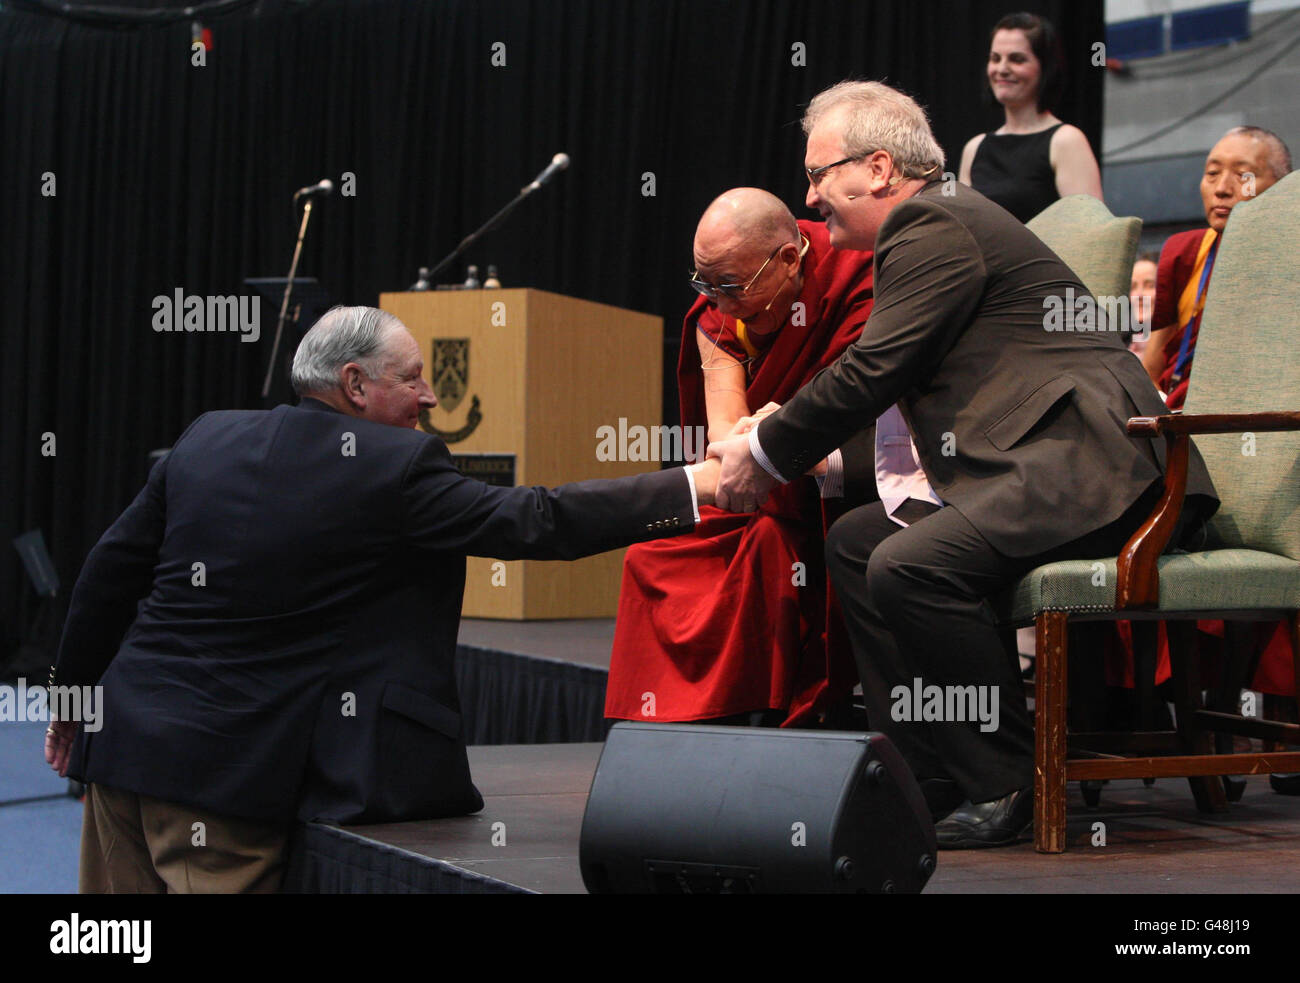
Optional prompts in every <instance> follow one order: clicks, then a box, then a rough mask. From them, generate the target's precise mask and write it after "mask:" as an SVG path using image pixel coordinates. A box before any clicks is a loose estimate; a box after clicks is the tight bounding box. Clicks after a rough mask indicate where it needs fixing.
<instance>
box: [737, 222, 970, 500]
mask: <svg viewBox="0 0 1300 983" xmlns="http://www.w3.org/2000/svg"><path fill="white" fill-rule="evenodd" d="M876 263H877V266H876V270H877V272H876V302H875V306H874V307H873V308H872V310H871V317H870V318H869V319H868V320H867V323H866V324H865V325H864V326H863V328H862V334H861V336H860V337H859V338H858V340H857V341H856V342H854V343H853V344H852V345H850V346H849V348H847V349H846V350H845V352H844V354H843V355H842V356H841V357H840V360H839V361H838V362H836V363H835V364H834V365H832V366H829V367H828V368H826V369H823V370H822V371H821V372H819V373H818V374H817V375H816V376H814V377H813V379H812V381H811V382H809V383H808V384H807V385H806V386H804V387H803V388H802V389H800V390H799V392H798V393H796V394H795V396H794V397H793V398H792V399H791V400H789V401H788V402H787V403H786V404H785V405H784V406H783V407H781V409H779V410H777V411H776V412H775V413H773V414H772V415H771V416H769V417H767V418H766V419H765V420H763V422H762V423H760V424H759V426H758V442H759V444H760V446H761V447H762V448H763V452H764V453H765V454H766V455H767V457H768V459H769V460H770V461H771V463H772V464H773V466H774V467H775V468H776V469H777V470H778V471H779V472H780V473H781V474H783V475H787V476H791V475H798V474H803V472H804V471H806V470H807V469H808V468H810V467H811V466H812V465H813V464H815V463H816V462H817V461H819V460H821V459H822V458H823V457H825V456H826V454H827V453H828V452H829V451H830V450H832V449H833V448H835V447H838V446H839V445H840V444H842V443H843V442H844V441H845V440H847V439H848V438H849V437H850V436H851V435H852V434H853V433H855V432H857V431H859V430H861V429H862V428H863V427H864V426H865V425H867V424H869V423H870V422H872V421H874V420H875V419H876V418H877V417H878V416H880V414H881V413H883V412H885V410H887V409H889V407H890V406H892V405H893V404H894V403H896V402H898V399H899V397H901V396H902V395H903V394H904V393H906V392H907V391H908V390H909V389H910V388H911V387H912V386H913V385H915V384H916V383H917V382H918V381H919V380H921V379H924V378H925V377H926V376H927V375H928V374H929V373H930V372H931V371H932V370H933V368H934V367H935V366H936V365H937V364H938V363H939V362H940V361H942V359H943V357H944V356H945V355H946V354H947V352H948V351H949V349H951V348H952V346H953V344H954V342H955V341H956V339H957V338H958V337H959V335H960V333H961V331H962V330H963V329H964V328H965V327H966V325H967V323H968V322H969V321H970V319H971V317H972V315H973V314H974V312H975V311H976V310H977V308H978V306H979V303H980V299H981V297H982V296H983V293H984V286H985V280H986V271H985V267H984V261H983V258H982V256H981V254H980V250H979V247H978V245H977V243H976V242H975V240H974V238H973V237H972V236H971V234H970V233H969V232H968V231H967V230H966V228H965V226H963V225H962V224H961V223H960V222H959V221H958V220H957V219H956V218H954V217H953V216H952V215H951V214H949V213H948V212H947V210H945V209H944V208H942V207H941V206H939V205H936V204H934V203H931V202H923V201H916V200H912V199H909V200H908V201H904V202H903V203H901V204H899V205H897V206H896V207H895V208H894V211H893V212H892V213H891V214H890V216H889V217H888V218H887V219H886V221H885V223H884V226H883V227H882V229H881V233H880V242H879V245H878V247H877V251H876Z"/></svg>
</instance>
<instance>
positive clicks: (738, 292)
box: [691, 242, 803, 300]
mask: <svg viewBox="0 0 1300 983" xmlns="http://www.w3.org/2000/svg"><path fill="white" fill-rule="evenodd" d="M787 245H789V243H785V242H783V243H781V245H779V246H777V247H776V248H775V249H773V250H772V252H771V253H770V254H769V255H768V257H767V259H765V260H763V265H762V266H760V267H759V268H758V272H757V273H755V274H754V275H753V276H751V277H750V278H749V282H748V283H746V284H745V285H744V286H741V285H740V284H738V283H716V284H715V283H709V281H707V280H701V279H700V271H699V270H694V271H692V272H691V286H692V287H694V288H695V290H696V292H697V293H701V294H703V295H704V296H705V297H707V298H709V300H717V299H718V294H722V296H724V297H730V298H731V299H732V300H737V299H739V298H740V297H743V296H745V294H746V293H747V292H748V291H749V288H750V287H752V286H753V285H754V282H755V281H756V280H757V279H758V278H759V277H760V276H762V275H763V271H764V270H765V269H767V264H768V263H770V262H772V257H774V256H775V255H776V254H777V253H779V252H780V251H781V250H782V249H784V248H785V247H786V246H787ZM799 255H800V256H802V255H803V253H802V252H800V253H799Z"/></svg>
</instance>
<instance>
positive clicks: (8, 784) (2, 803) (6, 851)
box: [0, 720, 81, 894]
mask: <svg viewBox="0 0 1300 983" xmlns="http://www.w3.org/2000/svg"><path fill="white" fill-rule="evenodd" d="M45 727H46V724H45V723H44V722H42V721H39V720H37V721H24V722H21V723H16V722H14V721H3V722H0V844H3V847H0V894H45V893H62V892H75V891H76V890H77V855H78V850H79V848H80V844H81V803H80V802H78V801H77V800H76V799H70V798H68V797H67V795H66V794H65V793H66V792H67V789H68V781H67V779H66V778H60V777H59V776H58V775H56V774H54V772H53V771H51V770H50V766H49V765H47V764H46V763H45V757H44V754H43V753H42V746H43V744H44V740H45V738H44V735H45ZM43 796H49V797H50V798H44V799H42V798H41V797H43ZM21 799H39V800H40V801H35V802H31V801H28V802H19V801H15V800H21Z"/></svg>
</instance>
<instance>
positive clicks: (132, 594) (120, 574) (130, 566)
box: [55, 458, 167, 686]
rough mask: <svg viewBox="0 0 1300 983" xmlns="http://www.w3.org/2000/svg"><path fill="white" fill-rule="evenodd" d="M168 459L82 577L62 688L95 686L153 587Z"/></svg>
mask: <svg viewBox="0 0 1300 983" xmlns="http://www.w3.org/2000/svg"><path fill="white" fill-rule="evenodd" d="M166 473H167V459H166V458H163V459H162V460H161V461H159V462H158V463H157V464H155V465H154V466H153V470H152V471H150V472H149V480H148V482H146V483H145V486H144V488H143V489H142V490H141V491H140V494H139V495H137V496H136V497H135V501H133V502H132V503H131V504H130V505H129V506H128V507H127V509H126V511H125V512H123V513H122V514H121V515H120V516H118V519H117V521H116V522H114V523H113V524H112V525H111V526H110V527H109V528H108V531H107V532H105V533H104V535H103V536H102V537H100V540H99V542H98V543H96V544H95V547H94V549H92V550H91V551H90V554H89V555H88V556H87V557H86V562H85V564H84V565H83V566H82V568H81V574H80V576H78V577H77V585H76V587H75V588H73V591H72V600H71V601H70V603H69V605H68V620H67V623H66V624H65V626H64V629H63V641H62V642H61V643H60V645H59V659H58V665H57V669H56V672H55V679H56V681H57V683H58V685H60V686H93V685H94V684H95V683H97V682H98V681H99V677H100V676H102V675H103V674H104V670H105V669H107V668H108V664H109V663H110V662H112V661H113V656H115V655H116V654H117V650H118V647H119V646H120V645H121V644H122V637H123V636H124V635H125V634H126V630H127V629H128V628H130V627H131V623H132V622H133V621H134V620H135V616H136V609H137V607H138V606H139V603H140V601H141V600H143V599H144V598H145V597H146V596H148V594H149V591H150V589H151V588H152V586H153V572H154V567H155V566H157V564H158V551H159V549H160V548H161V547H162V541H163V531H164V529H165V527H166V488H165V479H166Z"/></svg>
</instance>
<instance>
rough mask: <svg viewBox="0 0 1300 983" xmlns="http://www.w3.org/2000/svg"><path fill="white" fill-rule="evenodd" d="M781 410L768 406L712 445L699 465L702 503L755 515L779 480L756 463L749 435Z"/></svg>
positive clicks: (698, 480)
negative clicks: (768, 417) (710, 501)
mask: <svg viewBox="0 0 1300 983" xmlns="http://www.w3.org/2000/svg"><path fill="white" fill-rule="evenodd" d="M779 408H780V406H779V405H778V404H777V403H768V404H767V405H766V406H764V407H763V408H762V409H760V410H758V411H757V412H756V413H754V414H753V415H752V416H742V417H741V418H740V419H739V420H737V421H736V425H735V426H733V427H732V428H731V431H730V432H729V433H728V434H727V436H726V437H724V438H723V439H722V440H716V441H714V442H713V443H711V444H709V449H708V457H707V459H706V460H705V462H704V463H703V464H700V465H696V467H697V468H698V469H699V470H697V471H696V472H695V482H696V490H697V492H699V493H700V494H701V496H702V499H701V500H702V501H703V500H706V499H710V498H711V499H712V504H714V505H716V506H717V507H718V508H720V509H726V510H727V511H729V512H752V511H754V509H756V508H758V507H759V506H760V505H762V504H763V502H764V501H765V500H766V498H767V496H768V493H770V492H771V490H772V489H773V488H774V487H776V484H777V480H776V479H775V478H773V477H772V476H771V475H770V474H768V473H767V472H766V471H765V470H763V467H762V466H761V465H760V464H759V463H758V462H757V461H755V460H754V456H753V455H752V454H751V453H750V452H749V436H748V435H749V432H750V431H751V430H753V429H754V427H756V426H758V423H759V421H761V420H762V419H763V418H764V417H765V416H767V415H768V414H770V413H772V412H773V411H775V410H777V409H779ZM715 460H716V461H717V462H718V463H717V464H716V465H715V464H713V462H714V461H715ZM706 504H707V502H706Z"/></svg>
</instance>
